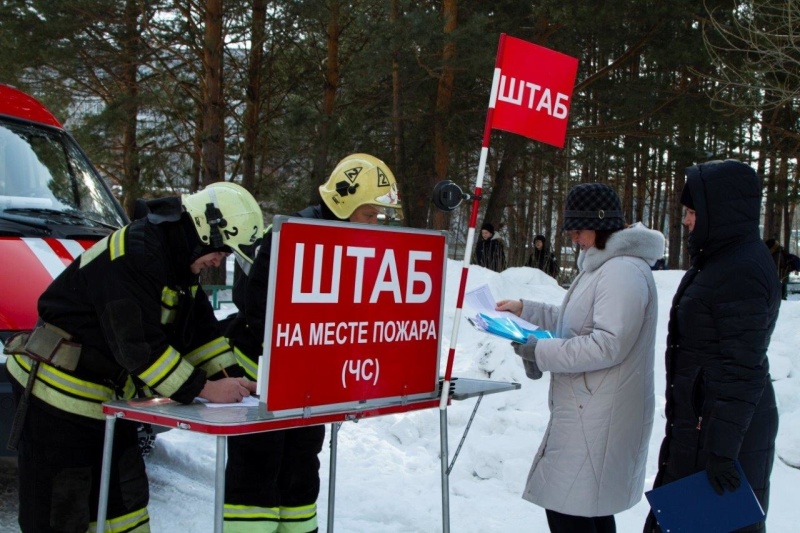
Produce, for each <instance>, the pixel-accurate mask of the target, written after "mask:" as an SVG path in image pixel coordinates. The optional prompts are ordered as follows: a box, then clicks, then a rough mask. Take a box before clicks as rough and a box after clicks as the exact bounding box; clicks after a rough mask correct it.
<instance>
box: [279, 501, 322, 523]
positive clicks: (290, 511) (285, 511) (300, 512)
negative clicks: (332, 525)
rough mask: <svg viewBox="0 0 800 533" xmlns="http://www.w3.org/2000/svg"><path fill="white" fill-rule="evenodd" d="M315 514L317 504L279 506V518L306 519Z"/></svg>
mask: <svg viewBox="0 0 800 533" xmlns="http://www.w3.org/2000/svg"><path fill="white" fill-rule="evenodd" d="M316 515H317V504H316V503H312V504H310V505H301V506H299V507H281V520H307V519H309V518H313V517H315V516H316Z"/></svg>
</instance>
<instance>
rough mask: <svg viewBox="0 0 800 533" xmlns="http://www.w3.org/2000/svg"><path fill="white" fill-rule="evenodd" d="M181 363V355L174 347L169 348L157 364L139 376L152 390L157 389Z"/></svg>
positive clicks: (157, 360)
mask: <svg viewBox="0 0 800 533" xmlns="http://www.w3.org/2000/svg"><path fill="white" fill-rule="evenodd" d="M180 362H181V354H180V353H179V352H178V350H176V349H175V348H173V347H172V346H167V349H166V350H164V353H162V354H161V356H159V358H158V359H156V360H155V362H154V363H153V364H152V365H150V366H149V367H147V368H146V369H145V370H144V372H142V373H141V374H139V377H140V378H141V380H142V381H144V382H145V384H147V385H148V386H149V387H150V388H155V387H156V385H158V384H159V383H161V381H163V380H164V379H165V378H166V377H167V375H169V373H170V372H172V370H173V369H174V368H175V367H176V366H178V364H179V363H180Z"/></svg>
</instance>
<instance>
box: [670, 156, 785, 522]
mask: <svg viewBox="0 0 800 533" xmlns="http://www.w3.org/2000/svg"><path fill="white" fill-rule="evenodd" d="M686 178H687V185H686V186H687V187H688V192H689V193H690V195H691V200H692V202H693V204H694V209H695V211H696V224H695V227H694V230H693V231H692V232H691V233H690V234H689V239H688V247H689V253H690V255H691V259H692V266H691V268H690V269H689V270H688V271H687V272H686V274H685V275H684V277H683V279H682V280H681V283H680V285H679V287H678V290H677V292H676V294H675V297H674V299H673V302H672V308H671V309H670V319H669V326H668V335H667V351H666V373H667V376H666V378H667V379H666V381H667V388H666V393H665V396H666V417H667V424H666V436H665V438H664V441H663V443H662V445H661V451H660V455H659V471H658V474H657V476H656V480H655V486H660V485H663V484H667V483H669V482H671V481H674V480H676V479H679V478H682V477H685V476H688V475H690V474H693V473H695V472H698V471H701V470H703V469H704V468H705V465H706V461H707V459H708V456H709V454H710V453H713V454H716V455H718V456H721V457H727V458H731V459H738V460H739V461H740V462H741V464H742V467H743V469H744V472H745V475H746V476H747V479H748V481H749V482H750V483H751V485H752V486H753V489H754V490H755V493H756V495H757V496H758V497H759V499H760V500H761V504H762V506H763V508H764V510H765V511H766V509H767V503H768V493H769V489H768V488H769V474H770V471H771V468H772V461H773V456H774V446H775V436H776V433H777V427H778V415H777V410H776V407H775V396H774V392H773V389H772V383H771V380H770V375H769V361H768V359H767V348H768V346H769V342H770V337H771V335H772V331H773V329H774V328H775V322H776V320H777V318H778V309H779V306H780V301H781V295H780V285H779V283H778V277H777V274H776V272H775V266H774V264H773V262H772V258H771V257H770V255H769V250H767V248H766V247H765V246H764V243H763V242H762V241H761V239H760V237H759V229H758V224H759V213H760V207H761V186H760V183H759V179H758V177H757V176H756V174H755V172H754V171H753V169H752V168H750V167H749V166H747V165H745V164H743V163H740V162H738V161H715V162H710V163H705V164H702V165H696V166H693V167H690V168H688V169H687V171H686Z"/></svg>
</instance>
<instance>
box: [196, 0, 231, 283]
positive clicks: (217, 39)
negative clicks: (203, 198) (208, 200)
mask: <svg viewBox="0 0 800 533" xmlns="http://www.w3.org/2000/svg"><path fill="white" fill-rule="evenodd" d="M205 22H206V27H205V41H204V47H203V63H204V67H205V100H204V101H205V109H204V110H203V125H204V130H203V173H202V176H201V179H202V180H203V185H208V184H211V183H215V182H218V181H223V180H224V179H225V128H224V124H225V107H224V105H225V104H224V101H223V95H222V52H223V45H224V39H223V36H222V0H207V2H206V14H205ZM225 277H226V276H225V263H223V264H221V265H220V266H219V268H208V269H205V270H203V275H202V276H201V281H202V283H203V284H204V285H224V284H225Z"/></svg>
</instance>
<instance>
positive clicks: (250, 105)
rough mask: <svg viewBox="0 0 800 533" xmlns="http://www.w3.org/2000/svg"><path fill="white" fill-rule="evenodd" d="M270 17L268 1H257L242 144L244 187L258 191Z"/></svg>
mask: <svg viewBox="0 0 800 533" xmlns="http://www.w3.org/2000/svg"><path fill="white" fill-rule="evenodd" d="M266 19H267V0H253V17H252V19H251V24H250V32H251V34H252V42H251V45H250V57H249V60H248V64H247V90H246V93H245V112H244V146H243V147H242V186H243V187H244V188H245V189H247V190H249V191H255V185H256V164H255V161H256V153H258V129H259V117H260V116H261V65H262V60H263V57H264V37H265V36H264V25H265V24H266Z"/></svg>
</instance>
